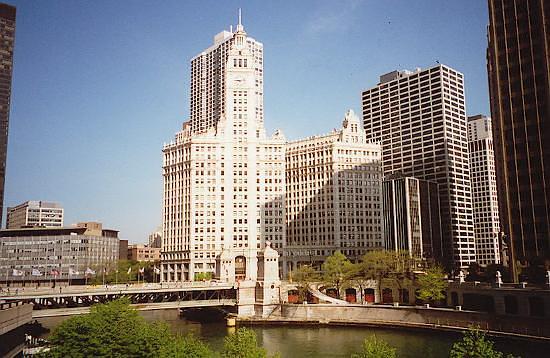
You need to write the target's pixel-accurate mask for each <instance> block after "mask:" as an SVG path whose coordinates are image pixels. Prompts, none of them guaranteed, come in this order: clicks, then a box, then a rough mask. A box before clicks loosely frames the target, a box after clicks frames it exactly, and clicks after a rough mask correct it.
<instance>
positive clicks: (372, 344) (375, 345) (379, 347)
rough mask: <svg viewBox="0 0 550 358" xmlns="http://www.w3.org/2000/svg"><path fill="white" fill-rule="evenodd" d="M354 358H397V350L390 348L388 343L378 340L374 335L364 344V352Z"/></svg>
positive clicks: (353, 356)
mask: <svg viewBox="0 0 550 358" xmlns="http://www.w3.org/2000/svg"><path fill="white" fill-rule="evenodd" d="M351 357H352V358H395V357H397V350H396V349H395V348H393V347H392V346H390V345H389V344H388V343H387V342H386V341H384V340H382V339H378V338H376V335H372V336H370V337H368V338H366V339H365V341H364V342H363V351H362V352H361V353H356V354H352V356H351Z"/></svg>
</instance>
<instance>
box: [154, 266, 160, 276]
mask: <svg viewBox="0 0 550 358" xmlns="http://www.w3.org/2000/svg"><path fill="white" fill-rule="evenodd" d="M155 273H156V274H157V275H160V269H159V268H158V267H155Z"/></svg>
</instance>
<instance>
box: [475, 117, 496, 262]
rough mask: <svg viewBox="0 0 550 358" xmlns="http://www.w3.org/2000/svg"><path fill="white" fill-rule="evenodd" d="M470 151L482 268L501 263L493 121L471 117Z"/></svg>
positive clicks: (477, 245) (478, 256)
mask: <svg viewBox="0 0 550 358" xmlns="http://www.w3.org/2000/svg"><path fill="white" fill-rule="evenodd" d="M468 148H469V150H470V172H471V178H472V200H473V204H474V233H475V239H476V252H477V262H478V263H479V264H480V265H490V264H498V263H500V249H499V242H498V234H499V232H500V222H499V217H498V197H497V180H496V172H495V153H494V151H493V131H492V127H491V118H490V117H487V116H482V115H477V116H472V117H468Z"/></svg>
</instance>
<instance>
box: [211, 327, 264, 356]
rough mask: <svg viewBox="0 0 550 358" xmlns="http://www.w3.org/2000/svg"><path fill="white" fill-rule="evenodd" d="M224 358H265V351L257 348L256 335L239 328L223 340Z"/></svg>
mask: <svg viewBox="0 0 550 358" xmlns="http://www.w3.org/2000/svg"><path fill="white" fill-rule="evenodd" d="M222 357H224V358H266V357H267V351H266V350H265V349H264V348H262V347H259V346H258V342H257V338H256V333H254V331H252V330H250V329H247V328H239V329H238V330H237V331H236V332H235V333H233V334H230V335H228V336H227V337H225V339H224V344H223V351H222Z"/></svg>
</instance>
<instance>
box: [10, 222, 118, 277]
mask: <svg viewBox="0 0 550 358" xmlns="http://www.w3.org/2000/svg"><path fill="white" fill-rule="evenodd" d="M118 254H119V240H118V231H116V230H109V229H103V228H102V225H101V223H79V224H77V226H76V227H64V228H26V229H6V230H0V277H2V280H1V281H0V282H1V283H5V282H6V281H7V282H9V283H24V282H30V281H33V282H39V281H50V280H57V281H63V280H65V281H67V280H69V279H71V280H78V279H83V278H84V277H85V272H86V270H87V269H88V268H90V269H91V270H94V271H96V272H98V273H99V272H100V271H101V270H103V269H104V268H106V269H109V268H114V267H115V266H116V264H117V261H118Z"/></svg>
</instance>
